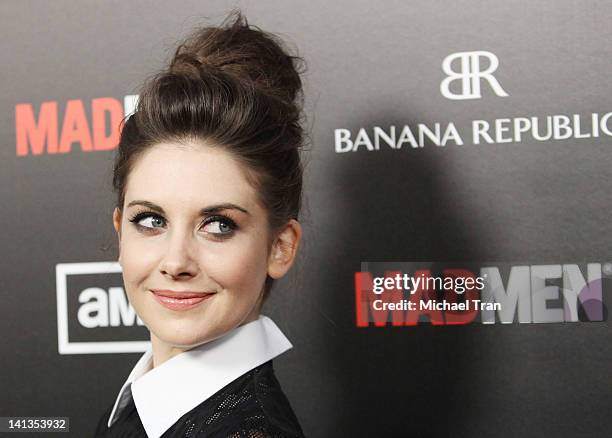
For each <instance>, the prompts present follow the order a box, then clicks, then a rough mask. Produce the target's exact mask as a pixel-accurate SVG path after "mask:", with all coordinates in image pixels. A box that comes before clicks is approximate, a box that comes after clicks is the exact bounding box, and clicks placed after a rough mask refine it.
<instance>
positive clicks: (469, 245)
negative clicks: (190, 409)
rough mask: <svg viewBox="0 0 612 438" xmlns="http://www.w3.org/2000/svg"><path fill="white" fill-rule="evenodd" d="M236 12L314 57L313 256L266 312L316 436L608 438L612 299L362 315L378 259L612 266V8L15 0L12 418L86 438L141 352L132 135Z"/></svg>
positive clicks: (2, 164) (9, 299)
mask: <svg viewBox="0 0 612 438" xmlns="http://www.w3.org/2000/svg"><path fill="white" fill-rule="evenodd" d="M234 6H238V7H241V9H242V11H243V12H244V13H245V15H246V16H247V18H248V19H249V21H250V22H251V23H252V24H255V25H257V26H259V27H261V28H263V29H265V30H267V31H272V32H275V33H278V34H279V35H280V36H281V37H282V38H284V39H285V40H286V41H288V42H289V44H290V45H292V46H293V47H296V48H297V49H298V51H299V54H300V55H301V56H303V57H304V58H305V59H306V61H307V63H308V72H307V73H306V74H305V76H304V81H305V97H306V116H307V124H308V129H309V131H310V133H311V134H310V135H311V141H310V143H311V147H310V152H309V153H308V154H307V156H306V159H307V161H308V165H307V172H306V185H305V192H306V204H305V207H306V208H305V211H304V216H303V219H302V220H303V223H304V227H305V233H304V246H303V248H302V249H303V251H302V254H301V255H300V259H299V261H298V265H297V266H296V268H295V269H294V270H293V271H292V273H291V275H290V276H289V277H287V278H285V279H283V280H282V281H281V282H280V283H279V284H278V287H277V288H276V289H275V290H274V293H273V294H272V296H271V298H270V302H269V303H267V305H266V306H267V307H266V309H265V313H266V314H267V315H269V316H270V317H272V318H273V319H274V320H275V321H276V322H277V324H278V325H279V326H280V327H281V329H282V330H283V331H284V332H285V333H286V335H287V336H288V338H289V339H290V340H291V341H292V342H293V344H294V349H293V350H291V351H289V352H288V353H286V354H284V355H282V356H281V357H279V358H278V359H277V360H275V367H276V370H277V375H278V378H279V380H280V381H281V382H282V384H283V387H284V388H285V391H286V393H287V395H288V397H289V399H290V400H291V402H292V405H293V406H294V408H295V411H296V413H297V416H298V417H299V419H300V421H301V423H302V425H303V428H304V431H305V432H306V434H307V436H309V437H404V436H418V437H489V436H495V437H517V436H524V437H527V436H533V437H535V436H538V437H541V436H547V437H578V436H580V437H604V436H610V435H611V434H612V420H611V418H612V417H611V416H610V406H611V405H612V397H611V390H612V374H611V365H612V354H611V348H612V347H611V345H612V332H611V330H610V325H609V322H608V321H607V310H606V309H607V307H605V306H604V315H603V316H604V317H603V321H599V322H585V321H578V322H558V323H549V324H535V323H534V324H530V323H525V324H518V323H514V324H493V325H483V324H479V323H474V324H470V325H465V326H434V325H431V324H429V323H426V322H423V323H421V324H419V325H417V326H403V327H396V326H392V325H391V324H388V325H387V326H385V327H374V326H373V325H370V326H368V327H357V324H356V304H355V303H356V301H355V273H356V272H359V271H360V270H361V266H362V265H361V263H362V262H366V261H396V262H402V261H444V260H455V261H465V262H474V263H480V262H482V261H491V260H493V261H499V262H500V263H508V264H513V263H514V264H522V265H528V266H534V265H541V264H553V265H564V264H576V265H578V266H580V269H585V266H586V264H587V263H598V264H601V266H603V267H605V266H607V265H606V263H609V261H610V260H611V259H612V254H611V251H610V247H611V243H612V242H611V237H610V236H611V232H612V228H611V225H610V193H611V190H612V178H611V176H612V169H611V164H612V158H611V157H612V153H611V152H612V151H611V145H612V141H611V140H612V137H610V131H611V130H612V120H611V118H610V115H609V114H610V112H611V111H612V105H611V98H610V95H611V92H612V82H611V80H610V69H611V67H612V56H611V55H612V53H611V49H610V41H612V28H611V26H610V21H611V20H612V4H611V3H610V2H605V1H582V2H575V1H569V0H547V1H539V2H533V1H508V0H505V1H484V0H482V1H479V0H472V1H453V2H432V1H410V2H406V1H381V2H372V1H361V0H359V1H357V0H352V1H348V0H337V1H333V2H329V1H320V0H311V1H308V2H293V1H272V0H269V1H265V2H257V3H255V2H243V3H236V2H230V1H172V2H168V1H129V2H126V1H89V0H79V1H66V0H55V1H53V2H48V1H19V2H17V1H12V2H11V1H5V2H2V3H1V4H0V33H1V36H2V37H1V38H0V55H1V57H2V68H0V84H2V85H1V86H2V91H1V93H0V105H1V108H2V113H3V117H2V118H0V145H1V147H0V154H1V160H0V197H1V198H0V199H1V201H2V214H1V215H0V224H1V225H2V226H1V230H2V232H0V256H1V260H2V263H0V284H1V286H2V288H1V291H2V305H1V307H0V308H1V317H0V329H1V332H2V355H1V359H0V387H1V388H2V393H3V394H2V397H0V416H18V415H20V416H52V415H57V416H68V417H70V421H71V433H70V435H71V436H75V437H85V436H90V435H91V434H92V431H93V428H94V426H95V423H96V422H97V420H98V418H99V416H100V415H101V414H102V412H103V411H104V409H106V408H107V407H108V406H109V404H110V403H112V402H113V401H114V397H115V396H116V394H117V391H118V390H119V389H120V387H121V385H122V383H123V381H124V379H125V378H126V377H127V375H128V373H129V371H130V370H131V368H132V367H133V365H134V364H135V362H136V361H137V359H138V357H139V356H140V353H138V351H141V349H142V348H143V345H144V344H143V342H146V340H147V337H146V331H145V329H144V328H143V327H141V326H138V325H137V324H136V325H132V324H126V322H125V319H122V318H120V317H119V316H121V315H119V314H117V312H116V311H117V307H116V306H117V303H120V302H121V297H122V295H121V294H122V290H121V286H122V283H121V276H120V273H118V272H117V271H116V269H115V268H116V266H115V265H113V264H112V262H114V261H115V260H116V257H117V246H116V242H115V235H114V230H113V228H112V222H111V214H112V208H113V195H112V193H111V185H110V180H111V164H112V157H113V153H114V147H115V146H116V138H115V137H113V134H112V132H113V127H114V126H116V123H117V122H118V117H119V118H120V117H122V116H123V115H124V113H125V112H127V111H129V110H130V109H131V108H132V105H133V101H134V100H133V99H134V98H133V97H131V96H133V95H134V94H135V93H136V91H137V87H138V85H139V84H140V82H141V81H142V79H143V78H144V77H145V76H147V75H149V74H151V73H152V72H154V71H155V70H157V69H159V68H162V67H163V65H164V62H166V61H167V60H168V59H169V56H170V55H171V51H172V49H173V48H174V46H175V44H176V43H177V42H178V41H179V40H180V38H181V37H182V36H184V35H185V34H187V33H188V32H189V31H190V30H191V29H193V28H194V27H196V26H198V25H203V24H216V23H219V22H220V21H221V20H222V19H223V17H224V16H225V15H226V14H227V12H229V10H230V9H231V8H232V7H234ZM606 114H608V116H607V117H606ZM555 116H556V117H555ZM521 119H524V120H522V121H521ZM496 120H497V121H496ZM499 120H501V121H499ZM517 120H518V121H517ZM525 120H526V121H525ZM482 122H484V124H483V123H482ZM528 123H529V125H531V128H533V125H534V124H538V128H539V131H537V130H536V131H535V134H534V130H533V129H531V130H529V129H528V128H527V127H528ZM547 123H550V125H547ZM576 123H578V124H579V125H580V126H579V127H577V126H576ZM451 125H452V127H451ZM406 126H407V127H408V130H409V131H410V134H411V135H412V137H413V138H411V137H410V135H409V134H408V133H407V132H405V127H406ZM486 126H488V128H487V129H485V127H486ZM375 127H378V128H379V129H378V130H376V129H375ZM391 127H395V128H394V129H395V139H394V138H393V135H392V134H393V132H392V129H391ZM547 129H550V137H549V138H547V137H546V135H547ZM427 130H429V132H430V133H431V134H428V133H427ZM437 130H439V133H438V132H437ZM454 130H455V131H456V135H455V132H454ZM381 131H382V132H383V133H384V134H385V135H386V136H387V137H386V138H385V137H384V136H381ZM402 132H403V136H401V135H400V134H401V133H402ZM485 134H486V135H485ZM419 135H420V136H421V138H419ZM487 135H488V137H487ZM538 137H539V138H540V139H538ZM377 138H378V148H377V147H376V146H377V144H376V143H377V140H376V139H377ZM541 138H544V140H542V139H541ZM489 140H490V141H489ZM460 143H461V144H460ZM442 144H444V145H442ZM101 262H102V263H101ZM108 262H110V264H109V263H108ZM604 271H605V269H604V268H602V272H604ZM604 273H605V272H604ZM92 290H93V292H92ZM86 291H89V292H86ZM88 294H89V295H88ZM87 297H89V298H91V297H98V298H99V297H109V300H110V301H109V303H115V304H114V305H115V307H114V309H115V310H114V312H115V314H114V317H113V316H112V315H111V314H112V312H113V311H109V312H110V313H109V321H108V323H107V324H106V326H103V325H98V326H94V327H87V318H83V317H81V318H79V311H80V309H81V308H82V306H83V303H82V302H80V301H79V299H81V300H84V301H87V300H88V299H89V298H87ZM113 300H114V301H113ZM109 305H110V306H111V307H112V305H111V304H109ZM607 306H608V307H609V303H608V304H607ZM81 316H82V315H81ZM124 316H125V315H124ZM132 322H134V321H132ZM118 351H127V352H118Z"/></svg>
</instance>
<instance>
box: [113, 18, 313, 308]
mask: <svg viewBox="0 0 612 438" xmlns="http://www.w3.org/2000/svg"><path fill="white" fill-rule="evenodd" d="M303 71H304V62H303V60H302V58H300V57H298V56H292V55H290V54H288V50H287V49H286V48H285V47H284V44H283V42H282V41H281V40H280V39H279V38H278V37H276V36H275V35H273V34H270V33H267V32H264V31H262V30H261V29H259V28H257V27H255V26H252V25H249V24H248V22H247V20H246V18H245V17H244V16H243V15H242V14H241V13H240V12H239V11H232V12H231V13H230V15H229V16H228V17H227V18H226V19H225V20H224V21H223V23H222V24H221V25H220V26H218V27H205V28H200V29H197V30H196V31H195V32H193V33H192V34H190V35H189V36H188V37H187V38H186V39H185V40H184V41H183V42H182V43H180V44H179V46H178V47H177V48H176V51H175V52H174V56H173V57H172V59H171V61H170V63H169V65H168V67H167V68H166V69H164V70H162V71H160V72H158V73H157V74H155V75H153V76H152V77H150V78H149V79H147V80H146V81H145V82H144V84H143V86H142V88H141V91H140V93H139V100H138V103H137V105H136V110H135V112H134V113H133V114H132V115H131V116H129V117H128V118H126V119H124V121H123V125H122V129H121V136H120V141H119V146H118V150H117V155H116V157H115V163H114V169H113V189H114V191H115V192H116V195H117V207H118V208H119V209H120V210H122V208H123V204H124V200H125V190H126V184H127V178H128V175H129V173H130V171H131V170H132V168H133V166H134V163H135V162H136V161H137V159H138V157H139V156H141V155H142V153H143V152H145V151H146V150H148V149H149V148H150V147H152V146H154V145H156V144H159V143H165V142H173V143H179V144H186V143H194V142H195V143H197V142H202V141H205V142H206V144H207V145H211V146H213V147H219V148H222V149H224V150H226V151H228V152H229V153H231V154H232V156H234V158H236V159H237V160H238V161H239V162H241V163H242V164H243V165H244V168H245V169H246V175H247V178H248V180H249V182H250V183H251V184H252V185H253V186H254V187H255V189H256V191H257V193H258V194H259V197H260V202H261V204H262V205H263V206H264V207H265V210H266V212H267V215H268V224H269V227H270V230H271V231H276V230H278V229H279V228H280V227H282V226H283V225H284V224H286V223H287V221H289V220H290V219H296V220H297V219H298V216H299V212H300V208H301V204H302V174H303V166H302V162H301V159H300V150H301V149H302V147H303V144H304V137H305V134H304V131H303V128H302V105H303V94H302V81H301V79H300V74H301V73H302V72H303ZM272 282H273V279H272V278H270V277H268V280H267V281H266V286H265V294H264V297H265V296H266V295H267V293H268V292H269V290H270V288H271V285H272Z"/></svg>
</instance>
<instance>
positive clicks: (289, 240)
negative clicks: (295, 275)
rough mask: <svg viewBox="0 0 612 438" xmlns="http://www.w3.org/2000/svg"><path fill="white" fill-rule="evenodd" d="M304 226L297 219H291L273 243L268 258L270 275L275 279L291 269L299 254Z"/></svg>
mask: <svg viewBox="0 0 612 438" xmlns="http://www.w3.org/2000/svg"><path fill="white" fill-rule="evenodd" d="M301 238H302V226H301V225H300V223H299V222H298V221H296V220H295V219H291V220H290V221H289V222H287V224H286V225H285V227H284V228H283V229H282V231H281V232H280V233H279V235H278V236H277V237H276V239H275V240H274V243H273V244H272V249H271V251H270V257H269V258H268V275H269V276H270V277H272V278H274V279H278V278H281V277H282V276H283V275H285V274H286V273H287V271H289V268H291V265H293V261H294V260H295V256H296V255H297V251H298V247H299V245H300V239H301Z"/></svg>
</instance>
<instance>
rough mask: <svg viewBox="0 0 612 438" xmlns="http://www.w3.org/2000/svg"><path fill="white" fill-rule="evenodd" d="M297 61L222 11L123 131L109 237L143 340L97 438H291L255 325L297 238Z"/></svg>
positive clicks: (267, 342) (269, 331)
mask: <svg viewBox="0 0 612 438" xmlns="http://www.w3.org/2000/svg"><path fill="white" fill-rule="evenodd" d="M298 61H300V60H299V58H296V57H293V56H289V55H287V54H286V52H285V51H284V49H283V48H282V44H281V43H280V42H279V41H278V40H277V39H276V38H275V37H274V36H272V35H270V34H267V33H265V32H262V31H261V30H259V29H257V28H253V27H251V26H249V25H248V24H247V22H246V20H245V19H244V17H242V16H241V15H240V13H238V12H236V13H233V14H232V15H231V16H230V18H229V19H228V20H227V21H226V22H225V23H224V24H223V25H222V26H220V27H214V28H205V29H201V30H198V31H197V32H195V33H194V34H193V35H191V36H190V37H189V38H187V39H186V40H185V41H184V42H183V43H182V44H181V45H179V47H178V48H177V50H176V52H175V54H174V57H173V59H172V61H171V63H170V65H169V67H168V69H167V70H166V71H162V72H161V73H159V74H157V75H155V76H153V77H152V78H150V79H149V80H148V81H146V82H145V84H144V87H143V89H142V91H141V93H140V100H139V102H138V105H137V108H136V111H135V113H134V114H133V115H132V116H130V117H129V118H128V119H127V120H126V121H125V124H124V126H123V128H122V132H121V140H120V143H119V148H118V153H117V157H116V161H115V168H114V178H113V184H114V188H115V190H116V192H117V196H118V200H117V207H116V208H115V211H114V213H113V223H114V227H115V230H116V231H117V235H118V239H119V263H120V264H121V266H122V270H123V280H124V283H125V290H126V293H127V295H128V297H129V300H130V303H131V304H132V306H133V307H134V309H135V310H136V312H137V314H138V316H139V317H140V318H141V319H142V320H143V321H144V323H145V325H146V326H147V328H148V329H149V331H150V333H151V349H150V350H149V351H147V352H145V354H144V355H143V356H142V357H141V359H140V360H139V361H138V363H137V364H136V366H135V367H134V369H133V370H132V372H131V374H130V375H129V377H128V379H127V380H126V382H125V384H124V385H123V387H122V388H121V391H120V392H119V394H118V396H117V398H116V401H115V403H114V404H113V405H112V406H111V407H109V409H108V410H107V412H106V413H105V414H104V415H103V416H102V418H101V419H100V422H99V424H98V427H97V430H96V436H98V437H111V436H112V437H124V436H125V437H128V436H129V437H138V436H143V437H144V436H148V437H160V436H163V437H196V436H198V437H204V436H206V437H300V436H303V433H302V430H301V428H300V425H299V423H298V420H297V418H296V416H295V414H294V412H293V410H292V408H291V406H290V404H289V401H288V400H287V398H286V396H285V395H284V393H283V391H282V389H281V387H280V385H279V382H278V381H277V380H276V377H275V376H274V371H273V368H272V359H273V358H274V357H276V356H278V355H279V354H281V353H282V352H284V351H286V350H287V349H289V348H291V344H290V342H289V341H288V340H287V338H286V337H285V336H284V335H283V334H282V332H281V331H280V330H279V329H278V327H277V326H276V325H275V324H274V322H272V320H270V319H269V318H267V317H265V316H263V315H260V309H261V306H262V303H263V302H264V300H265V299H266V296H267V295H268V293H269V292H270V289H271V287H272V285H273V282H274V280H275V279H277V278H280V277H282V276H283V275H285V274H286V273H287V271H288V270H289V269H290V267H291V265H292V264H293V262H294V260H295V257H296V254H297V250H298V246H299V243H300V239H301V234H302V230H301V227H300V223H299V222H298V213H299V210H300V205H301V191H302V164H301V161H300V154H299V149H300V148H301V146H302V142H303V131H302V128H301V124H300V119H301V109H300V108H301V105H300V102H301V95H302V94H301V93H302V90H301V80H300V77H299V74H298V71H297V70H296V66H297V65H299V63H298Z"/></svg>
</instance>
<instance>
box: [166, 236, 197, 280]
mask: <svg viewBox="0 0 612 438" xmlns="http://www.w3.org/2000/svg"><path fill="white" fill-rule="evenodd" d="M167 236H168V242H167V243H168V244H167V246H166V248H165V251H164V254H163V256H162V260H161V262H160V271H161V273H162V274H164V275H169V276H171V277H180V276H194V275H196V274H197V263H196V260H195V257H194V243H195V242H194V237H193V236H191V235H190V234H189V232H183V231H176V230H175V231H171V232H168V234H167Z"/></svg>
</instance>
